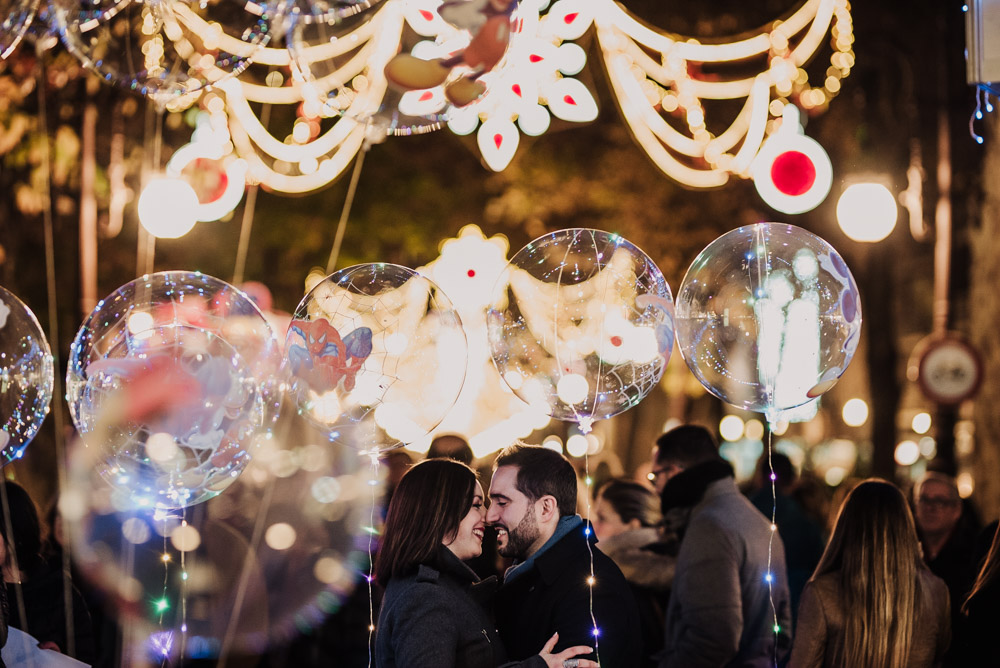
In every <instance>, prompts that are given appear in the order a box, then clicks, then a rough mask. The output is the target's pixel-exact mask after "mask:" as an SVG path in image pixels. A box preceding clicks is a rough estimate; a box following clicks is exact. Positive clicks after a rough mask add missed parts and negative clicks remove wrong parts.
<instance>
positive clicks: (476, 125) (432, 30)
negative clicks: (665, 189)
mask: <svg viewBox="0 0 1000 668" xmlns="http://www.w3.org/2000/svg"><path fill="white" fill-rule="evenodd" d="M440 4H441V3H440V0H385V1H384V2H382V3H381V4H380V5H379V6H377V7H375V8H373V9H372V10H371V16H370V17H369V19H368V20H367V21H363V22H361V23H360V25H359V26H358V27H357V28H355V29H354V30H353V31H351V32H348V33H346V34H342V35H339V36H338V38H337V39H335V40H332V41H330V42H328V43H323V44H317V45H312V46H308V47H306V48H304V49H301V50H300V51H299V52H298V53H297V54H296V57H295V58H293V57H291V56H290V55H289V51H288V50H286V49H275V48H270V47H260V46H259V47H257V48H256V49H255V50H254V51H253V58H254V61H255V63H256V64H258V65H267V66H270V67H272V68H285V67H288V68H290V69H291V76H290V77H288V79H287V80H285V78H284V77H282V76H281V75H280V73H278V72H277V71H274V72H272V73H271V74H270V75H268V84H269V85H261V84H258V83H252V82H249V81H244V80H235V79H229V80H224V81H223V82H222V83H221V84H220V85H219V86H218V87H217V88H218V89H221V90H223V91H224V92H225V105H223V106H222V107H221V108H220V109H217V110H216V111H215V112H214V113H217V114H224V115H226V116H228V118H229V123H230V131H231V132H232V141H233V144H234V145H235V149H236V152H237V154H238V155H239V156H240V157H241V158H243V159H244V160H246V162H247V164H248V176H249V177H250V178H251V179H252V180H254V181H257V182H260V183H262V184H264V185H266V186H267V187H269V188H271V189H273V190H276V191H280V192H289V193H302V192H308V191H310V190H314V189H317V188H320V187H322V186H324V185H326V184H327V183H329V182H331V181H332V180H334V179H336V178H337V177H338V176H340V174H342V173H343V171H344V170H345V169H346V167H347V165H348V164H349V163H350V161H351V160H352V159H353V157H354V156H355V155H356V154H357V152H358V151H359V150H361V148H362V147H363V146H364V145H365V144H366V142H368V143H374V142H377V141H380V140H381V139H383V138H384V137H385V134H386V133H387V132H388V133H390V134H391V133H392V129H391V128H388V127H387V125H389V124H390V122H389V121H387V120H386V118H385V117H380V116H379V110H380V106H381V105H382V104H383V100H384V98H385V95H386V91H387V83H386V80H385V76H384V70H385V65H386V63H388V62H389V60H391V59H392V58H393V56H394V55H395V54H396V52H397V51H398V49H399V44H400V40H401V38H402V31H403V27H404V24H405V25H408V26H409V27H410V28H411V29H412V30H413V31H415V32H416V33H417V34H419V35H421V36H424V37H427V38H428V40H426V41H424V42H420V43H418V44H417V45H416V46H415V47H414V49H413V52H412V53H413V55H414V56H415V57H421V58H434V57H437V56H439V55H440V54H441V53H443V52H444V51H445V50H447V49H455V48H460V47H461V45H460V44H459V42H460V41H461V40H460V37H459V36H456V35H457V33H456V34H455V35H453V33H455V29H454V28H453V27H452V26H450V25H449V24H448V23H447V22H445V21H444V20H443V19H442V18H441V16H440V15H439V14H438V12H437V8H438V7H439V5H440ZM513 19H514V20H513V28H512V32H511V37H510V44H509V47H508V50H507V53H506V54H505V56H504V57H503V59H502V60H501V61H500V63H499V64H498V65H497V66H496V68H494V70H493V71H490V72H487V73H485V74H483V75H482V76H481V77H480V78H479V80H480V81H481V82H482V83H483V84H484V86H485V88H486V93H485V94H484V95H483V96H482V97H481V98H479V99H478V100H476V101H474V102H472V103H470V104H467V105H465V106H462V107H457V108H456V107H452V106H449V105H447V104H446V99H445V97H444V93H443V88H442V87H441V86H438V87H436V88H434V89H428V90H426V91H410V92H409V93H406V94H405V95H403V98H402V99H401V100H400V103H399V104H400V105H402V106H403V107H405V108H406V109H407V110H408V111H411V112H413V113H416V114H418V115H425V114H428V113H433V114H440V116H441V117H443V118H447V126H448V127H449V129H450V130H451V131H452V132H454V133H456V134H462V135H468V134H472V133H474V132H475V133H476V144H477V146H478V148H479V150H480V153H481V154H482V156H483V160H484V162H485V164H486V165H487V167H489V168H490V169H492V170H494V171H501V170H503V169H504V168H505V167H506V166H507V165H508V164H509V163H510V161H511V160H512V159H513V157H514V156H515V155H516V154H517V149H518V148H519V146H520V135H521V134H522V133H523V134H526V135H529V136H537V135H539V134H542V133H544V132H545V131H547V130H548V128H549V126H550V124H551V118H552V117H553V116H555V117H556V118H559V119H561V120H564V121H569V122H573V123H581V122H588V121H591V120H593V119H595V118H596V117H597V112H598V109H597V104H596V102H595V100H594V97H593V95H592V94H591V93H590V91H589V90H588V89H587V87H586V86H585V85H584V84H583V83H582V82H580V81H579V80H577V79H575V78H574V76H575V75H576V74H578V73H579V72H580V71H581V70H582V69H583V68H584V67H585V65H586V54H585V52H584V51H583V49H581V48H580V47H579V45H577V44H575V43H574V41H573V40H575V39H578V38H580V37H581V36H582V35H583V34H584V33H585V32H586V31H587V30H588V29H589V27H590V26H592V25H593V26H595V27H596V29H597V37H598V41H599V43H600V47H601V54H602V59H603V62H604V65H605V67H606V69H607V72H608V75H609V80H610V83H611V88H612V91H613V92H614V94H615V97H616V98H617V101H618V105H619V108H620V110H621V113H622V116H623V118H624V119H625V122H626V123H627V124H628V125H629V128H630V129H631V130H632V133H633V135H634V136H635V138H636V141H637V142H638V143H639V145H640V146H641V147H642V149H643V150H644V151H645V152H646V153H647V154H649V156H650V158H651V159H652V160H653V162H654V163H655V164H656V165H657V167H658V168H659V169H660V170H661V171H662V172H663V173H664V174H665V175H667V176H668V177H670V178H671V179H673V180H675V181H677V182H679V183H681V184H683V185H685V186H689V187H694V188H713V187H718V186H721V185H724V184H725V183H727V182H728V180H729V179H730V178H731V177H732V176H737V177H739V178H750V177H751V176H752V169H751V165H752V164H753V163H754V162H755V160H756V158H757V157H758V153H759V152H760V151H761V150H762V144H763V143H764V142H765V139H767V138H768V136H770V135H772V134H773V133H775V132H776V131H778V129H779V127H781V126H782V125H785V124H784V123H783V116H784V115H785V109H786V107H790V106H793V103H794V106H795V107H797V108H801V109H802V110H804V111H806V112H810V113H811V112H817V111H822V110H823V109H825V108H826V106H827V105H828V104H829V102H830V100H831V99H832V98H833V97H835V96H836V95H837V93H838V92H839V91H840V87H841V80H842V79H843V78H844V77H846V76H848V75H849V74H850V71H851V69H852V67H853V66H854V58H855V56H854V52H853V50H852V45H853V41H854V37H853V29H852V21H851V16H850V11H849V8H848V3H847V0H807V2H805V3H804V4H803V5H802V6H801V7H800V8H799V9H798V10H796V11H795V12H794V13H793V14H792V15H791V16H789V17H788V18H787V19H786V20H784V21H776V22H774V23H772V24H769V25H768V26H767V27H766V28H762V29H761V30H760V31H759V32H758V33H757V34H755V35H753V36H751V37H745V38H741V39H738V40H734V41H731V42H723V43H718V44H701V43H700V42H698V41H697V40H695V39H690V38H685V37H677V36H672V35H668V34H667V33H664V32H662V31H659V30H658V29H655V28H653V27H649V26H647V25H646V24H644V23H641V22H640V21H639V20H637V19H636V18H634V17H633V16H632V15H631V14H629V13H628V12H627V10H625V9H624V8H623V7H622V6H621V5H619V4H617V3H615V2H613V1H612V0H590V1H587V0H556V2H553V3H552V4H551V5H548V3H547V2H546V1H545V0H523V2H521V3H520V5H519V6H518V8H517V10H516V11H515V13H514V17H513ZM187 23H188V28H189V29H190V30H192V31H194V32H195V33H198V32H199V31H200V30H202V29H207V28H204V27H199V25H200V24H199V23H198V19H197V17H187ZM205 25H206V26H207V25H208V24H205ZM828 32H829V33H830V34H831V36H832V42H831V45H832V49H833V53H832V55H831V56H830V66H829V67H828V68H826V70H825V72H824V78H823V80H822V84H821V85H815V86H813V85H811V84H810V82H809V75H808V73H807V72H806V71H805V69H804V67H805V65H806V63H807V62H809V61H810V60H811V59H812V58H813V57H814V56H815V54H816V52H817V51H818V50H819V48H820V47H821V46H822V44H823V42H824V40H825V37H826V35H827V33H828ZM219 39H220V40H221V41H220V46H221V48H231V49H232V50H233V53H241V51H239V49H242V50H244V51H245V50H246V49H247V47H246V46H245V45H243V44H242V42H240V40H237V39H235V38H230V37H227V36H225V35H223V36H221V37H220V38H219ZM465 39H466V40H467V37H466V38H465ZM456 40H458V41H456ZM463 43H464V42H463ZM334 59H336V62H337V63H341V61H343V62H342V64H339V66H338V67H337V68H336V69H332V68H330V67H328V68H327V69H331V70H332V71H330V73H328V74H325V75H324V76H322V77H317V76H315V72H314V73H313V75H311V76H310V75H307V74H306V73H304V68H305V69H309V64H310V63H314V64H318V63H320V62H323V61H331V62H333V61H334ZM303 63H305V65H303ZM748 63H749V64H753V63H758V71H757V73H756V74H751V75H747V66H748ZM705 64H708V65H710V66H711V67H712V71H713V76H712V78H711V80H709V79H708V78H707V77H704V76H701V75H700V74H699V73H700V72H701V69H702V67H703V65H705ZM727 67H728V68H730V70H731V71H733V72H735V74H734V75H733V76H731V77H727V76H726V72H727V71H730V70H727ZM312 70H315V71H318V68H312ZM323 71H324V72H325V71H326V70H323ZM275 75H276V76H275ZM272 77H274V78H275V80H276V81H277V82H278V83H277V84H276V85H275V84H274V82H273V81H272ZM282 84H284V85H282ZM738 99H744V103H743V105H742V106H741V108H740V111H739V112H738V113H737V114H736V116H735V117H734V118H732V120H731V121H730V122H729V124H728V125H723V124H720V122H719V120H718V119H717V118H716V116H717V115H718V114H717V112H716V110H715V109H714V108H713V107H712V104H713V102H714V101H715V100H738ZM251 102H262V103H267V104H296V105H300V109H301V113H302V114H304V116H303V117H304V118H306V119H315V120H316V121H317V122H318V121H319V120H321V119H324V118H337V120H336V122H334V123H333V124H332V126H331V127H329V128H328V129H327V130H326V131H325V132H324V133H322V134H318V135H317V136H315V137H312V138H306V139H305V140H304V141H302V138H301V137H295V136H294V134H293V135H292V139H293V141H284V140H282V139H281V138H280V137H275V136H273V135H271V134H270V133H269V132H268V131H267V130H266V129H265V128H264V126H263V124H262V123H261V121H260V119H259V118H258V115H257V114H258V113H259V112H256V111H254V110H253V109H252V108H251V106H250V104H249V103H251ZM796 111H797V109H796ZM434 127H436V126H434ZM786 127H787V126H786ZM429 129H432V126H428V127H427V128H421V129H417V130H413V131H427V130H429ZM786 131H787V130H786ZM800 137H802V138H803V139H807V138H805V137H804V135H800ZM815 146H816V147H818V144H815ZM820 150H821V149H820ZM803 155H805V156H806V157H807V158H809V160H805V161H803V160H801V159H798V161H797V162H796V156H789V157H786V158H784V159H782V160H781V161H779V164H778V165H777V166H776V167H775V169H777V171H778V172H779V173H789V174H792V175H794V174H800V181H801V182H798V183H786V184H785V185H786V186H788V187H790V188H792V190H793V191H794V190H795V189H796V188H802V187H804V182H805V181H808V180H809V179H808V178H805V176H802V174H804V173H803V172H801V170H800V169H799V168H804V169H805V170H806V172H805V174H806V175H807V173H808V167H803V165H805V164H806V163H814V162H815V161H816V160H820V161H821V162H822V160H821V159H820V158H815V156H813V155H812V154H811V153H803ZM827 162H828V161H827ZM814 166H815V165H814ZM824 167H825V165H820V166H819V167H817V173H816V175H815V176H814V177H813V178H815V179H816V182H817V183H820V184H821V183H822V182H823V180H824V179H825V178H826V177H825V172H824V171H823V169H824ZM797 170H799V171H797ZM755 180H756V179H755ZM793 180H794V179H793ZM819 192H821V190H817V189H811V188H810V189H809V194H808V195H806V196H803V195H802V194H799V195H790V197H792V198H793V199H792V200H787V201H785V202H784V203H783V204H782V205H781V206H786V207H788V208H789V209H790V210H787V211H786V209H781V208H780V207H778V208H779V209H780V210H783V211H786V212H792V211H794V210H796V209H798V210H799V211H804V210H807V209H805V208H801V207H802V206H804V205H805V204H806V203H807V202H809V201H810V200H811V199H812V198H813V197H815V196H816V194H817V193H819ZM779 199H780V198H779ZM820 199H822V198H820ZM789 201H790V202H794V205H791V206H790V205H789V204H788V202H789ZM813 206H814V205H813ZM810 208H811V207H810Z"/></svg>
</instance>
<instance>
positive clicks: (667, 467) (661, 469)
mask: <svg viewBox="0 0 1000 668" xmlns="http://www.w3.org/2000/svg"><path fill="white" fill-rule="evenodd" d="M683 470H684V468H683V467H681V466H678V465H677V464H673V463H671V462H658V461H656V460H655V459H654V460H653V469H652V470H651V471H650V472H649V476H648V477H649V481H650V482H651V483H653V487H655V488H656V493H657V494H663V488H664V487H666V486H667V481H668V480H670V479H671V478H673V477H674V476H675V475H677V474H678V473H680V472H681V471H683Z"/></svg>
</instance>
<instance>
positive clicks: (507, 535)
mask: <svg viewBox="0 0 1000 668" xmlns="http://www.w3.org/2000/svg"><path fill="white" fill-rule="evenodd" d="M516 483H517V467H516V466H501V467H500V468H498V469H497V470H496V471H495V472H494V473H493V480H492V482H490V509H489V512H487V513H486V521H487V522H488V523H489V524H490V525H492V526H493V528H494V529H496V532H497V551H498V552H499V553H500V555H501V556H504V557H512V558H514V559H526V558H527V557H529V556H531V554H532V553H533V552H534V551H535V549H537V548H538V547H540V546H539V545H538V544H537V543H538V542H539V538H540V537H541V532H540V531H539V529H538V518H537V516H536V514H535V513H536V510H535V504H534V503H532V502H531V501H530V500H529V499H528V497H527V496H525V495H524V494H523V493H521V492H520V491H519V490H518V489H517V484H516Z"/></svg>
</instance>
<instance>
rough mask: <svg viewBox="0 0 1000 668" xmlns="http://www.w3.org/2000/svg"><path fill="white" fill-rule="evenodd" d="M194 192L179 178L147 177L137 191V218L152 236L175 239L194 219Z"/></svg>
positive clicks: (188, 227) (195, 207) (187, 230)
mask: <svg viewBox="0 0 1000 668" xmlns="http://www.w3.org/2000/svg"><path fill="white" fill-rule="evenodd" d="M198 204H199V202H198V195H197V194H196V193H195V192H194V189H193V188H192V187H191V185H190V184H189V183H188V182H187V181H184V180H183V179H175V178H157V179H153V180H151V181H150V182H149V183H147V184H146V187H145V188H143V189H142V194H141V195H139V203H138V204H137V207H136V208H137V211H138V214H139V222H140V223H142V226H143V227H145V228H146V230H147V231H148V232H149V233H150V234H152V235H153V236H154V237H158V238H160V239H176V238H178V237H182V236H184V235H185V234H187V233H188V232H190V231H191V228H193V227H194V225H195V223H196V222H198Z"/></svg>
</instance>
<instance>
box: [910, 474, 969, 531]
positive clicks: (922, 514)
mask: <svg viewBox="0 0 1000 668" xmlns="http://www.w3.org/2000/svg"><path fill="white" fill-rule="evenodd" d="M961 515H962V501H961V499H960V498H959V496H958V493H957V492H956V491H955V489H954V488H952V487H950V486H949V485H946V484H944V483H942V482H939V481H937V480H928V481H926V482H925V483H924V484H923V485H921V486H920V494H919V495H918V496H917V512H916V520H917V526H919V527H920V530H921V531H923V532H924V533H925V534H931V535H933V534H943V533H948V532H950V531H951V530H952V529H953V528H955V524H957V523H958V518H959V517H960V516H961Z"/></svg>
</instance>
